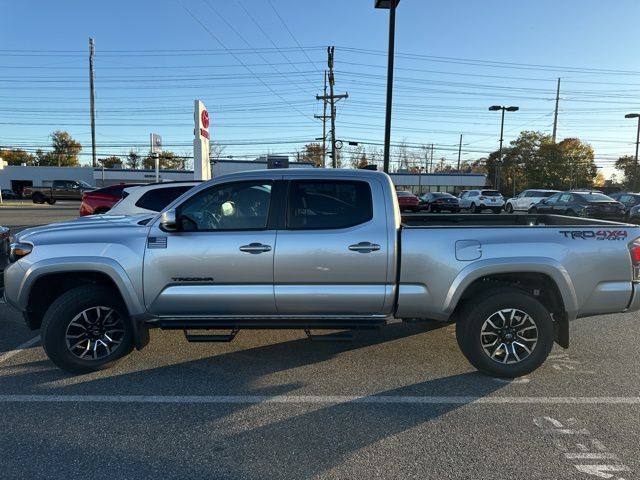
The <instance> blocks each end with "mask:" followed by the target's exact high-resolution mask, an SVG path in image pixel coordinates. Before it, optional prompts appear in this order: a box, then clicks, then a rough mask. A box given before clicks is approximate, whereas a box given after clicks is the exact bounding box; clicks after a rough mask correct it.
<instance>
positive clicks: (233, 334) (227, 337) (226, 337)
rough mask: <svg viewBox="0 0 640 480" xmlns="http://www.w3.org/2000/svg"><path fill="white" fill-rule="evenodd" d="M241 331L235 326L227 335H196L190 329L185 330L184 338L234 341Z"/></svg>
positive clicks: (191, 340)
mask: <svg viewBox="0 0 640 480" xmlns="http://www.w3.org/2000/svg"><path fill="white" fill-rule="evenodd" d="M239 331H240V329H238V328H234V329H233V330H231V332H229V333H228V334H226V335H224V334H223V335H194V334H190V333H189V331H188V330H183V332H184V338H186V339H187V342H194V343H195V342H231V341H233V339H234V338H236V335H237V334H238V332H239Z"/></svg>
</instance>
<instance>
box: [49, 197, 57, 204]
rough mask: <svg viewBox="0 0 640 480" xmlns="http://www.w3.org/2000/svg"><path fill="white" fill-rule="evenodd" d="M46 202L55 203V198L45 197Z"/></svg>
mask: <svg viewBox="0 0 640 480" xmlns="http://www.w3.org/2000/svg"><path fill="white" fill-rule="evenodd" d="M47 203H48V204H49V205H53V204H54V203H56V199H55V198H49V199H47Z"/></svg>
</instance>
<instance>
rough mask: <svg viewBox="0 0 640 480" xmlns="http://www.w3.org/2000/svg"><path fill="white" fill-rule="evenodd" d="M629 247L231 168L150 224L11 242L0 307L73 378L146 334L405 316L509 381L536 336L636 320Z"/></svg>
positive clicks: (383, 193)
mask: <svg viewBox="0 0 640 480" xmlns="http://www.w3.org/2000/svg"><path fill="white" fill-rule="evenodd" d="M638 237H640V229H639V228H638V227H636V226H632V225H625V224H619V223H613V222H606V221H596V220H591V219H586V218H572V217H559V216H553V215H517V216H513V215H499V216H498V215H408V216H406V217H401V216H400V211H399V208H398V202H397V198H396V193H395V189H394V186H393V183H392V182H391V180H390V178H389V177H388V176H387V175H385V174H383V173H378V172H369V171H363V170H357V171H348V170H328V169H327V170H325V169H312V170H311V169H310V170H295V169H292V170H267V171H258V172H243V173H239V174H234V175H228V176H224V177H220V178H217V179H215V180H213V181H210V182H206V183H204V184H202V185H200V186H199V187H196V188H194V189H192V190H190V191H189V192H187V193H185V194H184V195H182V196H181V197H180V198H178V199H177V200H176V201H175V202H174V203H173V204H171V205H170V206H169V207H168V208H167V209H166V210H165V211H164V212H163V213H162V214H160V215H157V216H155V217H149V216H146V217H144V216H143V217H140V216H137V217H109V216H101V218H94V217H85V218H83V219H80V220H75V221H71V222H66V223H60V224H54V225H48V226H45V227H39V228H33V229H30V230H25V231H24V232H22V233H21V234H18V236H17V238H16V243H15V244H13V246H12V252H11V259H12V261H13V263H12V264H11V266H9V267H8V268H7V270H6V272H5V298H6V301H7V302H8V303H9V304H10V305H12V306H13V307H15V308H17V309H18V310H20V311H21V312H22V313H23V315H24V318H25V320H26V322H27V325H28V326H29V327H31V328H32V329H38V328H40V329H41V336H42V340H43V344H44V349H45V351H46V353H47V354H48V356H49V358H50V359H51V360H52V361H53V362H54V363H55V364H57V365H58V366H60V367H61V368H63V369H65V370H68V371H70V372H74V373H82V372H88V371H93V370H97V369H100V368H104V367H106V366H108V365H109V364H111V363H112V362H113V361H114V360H116V359H118V358H120V357H123V356H124V355H126V354H128V353H129V352H131V350H133V348H134V347H135V348H138V349H140V348H142V347H143V346H144V345H146V344H147V343H148V341H149V328H151V327H159V328H162V329H179V330H184V331H185V334H186V336H187V339H188V340H190V341H228V340H231V339H232V338H233V337H234V335H235V334H236V333H237V331H238V330H240V329H247V328H254V329H262V328H297V329H305V330H306V331H307V332H310V331H311V330H319V329H330V330H351V329H363V328H374V327H376V328H377V327H379V326H381V325H383V324H384V323H386V322H388V321H389V320H391V319H401V320H408V319H411V320H414V319H417V318H418V319H431V320H437V321H442V322H455V323H456V336H457V341H458V344H459V346H460V348H461V350H462V352H463V353H464V355H465V356H466V358H467V359H468V360H469V362H470V363H471V364H473V366H474V367H476V368H477V369H478V370H480V371H482V372H484V373H486V374H488V375H492V376H498V377H516V376H520V375H524V374H526V373H528V372H531V371H532V370H534V369H536V368H537V367H538V366H540V365H541V364H542V363H543V362H544V360H545V359H546V357H547V355H548V354H549V351H550V350H551V347H552V346H553V343H554V341H555V342H557V343H559V344H560V345H561V346H562V347H565V348H567V347H568V343H569V326H568V325H569V321H571V320H574V319H576V318H579V317H586V316H591V315H599V314H604V313H615V312H624V311H629V310H636V309H638V308H640V295H639V293H638V288H639V285H640V284H639V283H638V280H640V243H638ZM222 329H224V330H225V331H227V330H228V332H229V333H227V334H224V335H221V334H213V333H210V334H206V335H203V334H199V335H198V334H194V333H193V332H194V331H195V330H200V331H201V330H209V331H215V330H222ZM190 332H191V333H190ZM425 347H426V346H425Z"/></svg>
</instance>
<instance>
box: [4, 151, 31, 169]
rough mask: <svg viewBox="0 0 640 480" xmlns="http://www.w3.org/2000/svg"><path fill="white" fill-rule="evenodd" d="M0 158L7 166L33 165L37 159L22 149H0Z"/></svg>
mask: <svg viewBox="0 0 640 480" xmlns="http://www.w3.org/2000/svg"><path fill="white" fill-rule="evenodd" d="M0 158H2V159H3V160H4V161H5V162H7V165H22V164H23V163H24V164H26V165H33V164H34V163H35V157H34V156H33V155H31V154H30V153H28V152H25V151H24V150H22V149H20V148H13V149H7V150H2V149H0Z"/></svg>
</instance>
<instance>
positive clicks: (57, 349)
mask: <svg viewBox="0 0 640 480" xmlns="http://www.w3.org/2000/svg"><path fill="white" fill-rule="evenodd" d="M42 343H43V346H44V350H45V352H46V353H47V355H48V356H49V358H50V359H51V361H52V362H53V363H55V364H56V365H57V366H58V367H60V368H62V369H63V370H66V371H67V372H70V373H89V372H94V371H96V370H102V369H104V368H107V367H109V366H111V365H112V364H113V363H114V362H115V361H116V360H118V359H119V358H121V357H123V356H125V355H127V354H128V353H129V352H131V350H132V349H133V333H132V330H131V322H130V320H129V315H128V313H127V309H126V307H125V306H124V304H123V303H122V301H121V300H120V299H119V298H118V296H117V295H114V292H113V290H112V289H109V288H106V287H101V286H96V285H87V286H82V287H77V288H74V289H72V290H69V291H68V292H66V293H64V294H62V295H61V296H60V297H59V298H58V299H57V300H56V301H55V302H53V303H52V304H51V306H50V307H49V309H48V310H47V311H46V313H45V315H44V318H43V320H42Z"/></svg>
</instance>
